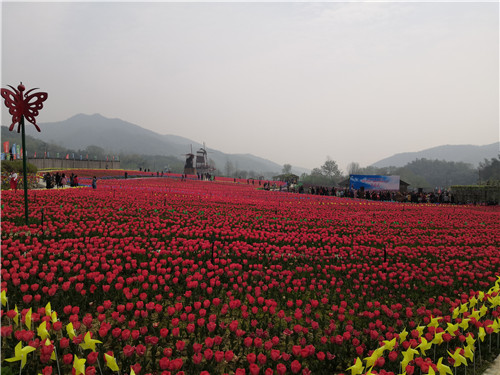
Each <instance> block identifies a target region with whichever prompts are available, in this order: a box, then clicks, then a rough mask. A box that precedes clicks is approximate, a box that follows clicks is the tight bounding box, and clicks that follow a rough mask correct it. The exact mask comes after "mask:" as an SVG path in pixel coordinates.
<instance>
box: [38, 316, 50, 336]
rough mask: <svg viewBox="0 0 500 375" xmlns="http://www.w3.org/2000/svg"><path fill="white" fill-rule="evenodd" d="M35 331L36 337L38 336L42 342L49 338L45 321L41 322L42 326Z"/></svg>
mask: <svg viewBox="0 0 500 375" xmlns="http://www.w3.org/2000/svg"><path fill="white" fill-rule="evenodd" d="M36 331H37V334H38V336H40V338H41V339H42V340H45V339H46V338H47V337H50V334H49V331H47V322H46V321H45V320H44V321H43V322H42V324H40V325H39V326H38V328H37V329H36Z"/></svg>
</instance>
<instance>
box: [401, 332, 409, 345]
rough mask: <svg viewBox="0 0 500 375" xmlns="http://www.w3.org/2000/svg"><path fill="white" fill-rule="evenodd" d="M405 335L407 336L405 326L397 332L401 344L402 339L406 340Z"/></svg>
mask: <svg viewBox="0 0 500 375" xmlns="http://www.w3.org/2000/svg"><path fill="white" fill-rule="evenodd" d="M406 336H408V332H407V331H406V328H405V329H403V331H402V332H401V333H400V334H399V343H400V344H401V343H402V342H403V341H405V340H406Z"/></svg>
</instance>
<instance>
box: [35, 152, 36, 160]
mask: <svg viewBox="0 0 500 375" xmlns="http://www.w3.org/2000/svg"><path fill="white" fill-rule="evenodd" d="M35 159H36V151H35Z"/></svg>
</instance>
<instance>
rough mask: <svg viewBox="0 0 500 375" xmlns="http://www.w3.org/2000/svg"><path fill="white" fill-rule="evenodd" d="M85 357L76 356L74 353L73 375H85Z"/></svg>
mask: <svg viewBox="0 0 500 375" xmlns="http://www.w3.org/2000/svg"><path fill="white" fill-rule="evenodd" d="M86 361H87V360H86V359H85V358H78V357H77V356H76V354H75V360H74V361H73V368H74V369H75V371H76V373H75V375H80V374H83V375H85V362H86Z"/></svg>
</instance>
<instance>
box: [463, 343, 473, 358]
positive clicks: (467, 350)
mask: <svg viewBox="0 0 500 375" xmlns="http://www.w3.org/2000/svg"><path fill="white" fill-rule="evenodd" d="M473 349H474V347H472V348H471V347H470V346H469V345H467V346H466V347H465V348H464V356H465V357H466V358H469V360H470V361H471V362H472V361H473V360H474V352H473Z"/></svg>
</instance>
